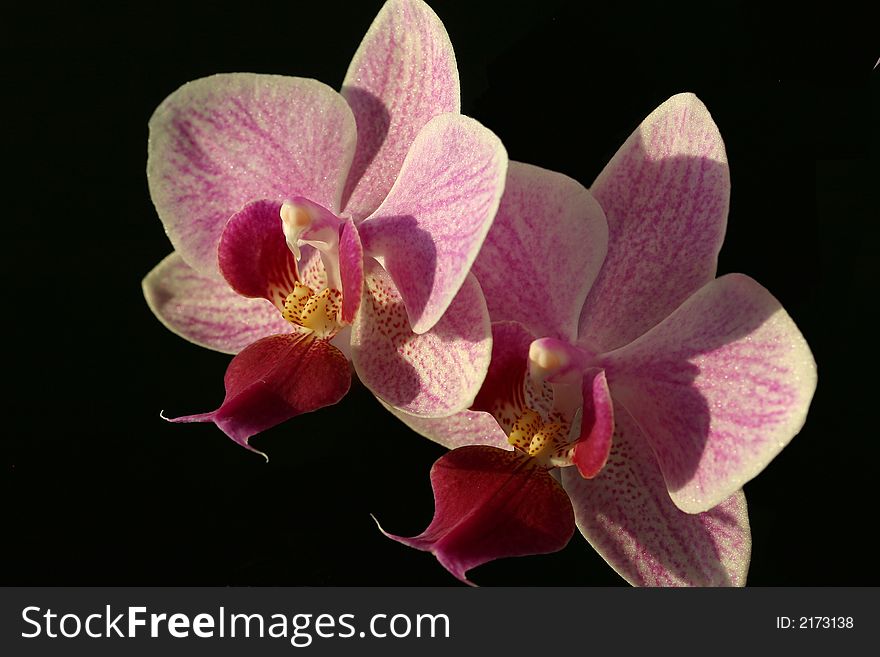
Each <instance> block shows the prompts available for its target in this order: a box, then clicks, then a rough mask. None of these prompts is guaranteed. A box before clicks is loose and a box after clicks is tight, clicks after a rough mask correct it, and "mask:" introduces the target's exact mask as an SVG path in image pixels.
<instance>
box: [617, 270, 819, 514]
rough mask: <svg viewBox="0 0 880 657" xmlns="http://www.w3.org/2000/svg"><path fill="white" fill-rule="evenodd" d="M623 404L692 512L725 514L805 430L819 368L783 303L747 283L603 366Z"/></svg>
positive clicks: (716, 290)
mask: <svg viewBox="0 0 880 657" xmlns="http://www.w3.org/2000/svg"><path fill="white" fill-rule="evenodd" d="M602 361H603V363H604V365H605V367H606V371H607V375H608V383H609V385H610V387H611V394H612V395H613V397H614V399H615V400H616V401H618V402H620V403H621V404H622V405H623V406H625V407H626V409H627V411H629V413H630V414H631V415H632V416H633V418H635V420H636V422H638V424H639V426H640V427H641V428H642V431H643V432H644V433H645V435H646V437H647V440H648V442H649V443H650V445H651V448H652V450H653V451H654V453H655V454H656V456H657V459H658V461H659V463H660V468H661V469H662V471H663V475H664V477H665V478H666V482H667V485H668V487H669V492H670V495H671V496H672V499H673V500H674V501H675V503H676V504H677V505H678V506H679V507H680V508H681V509H683V510H685V511H688V512H690V513H697V512H700V511H705V510H707V509H710V508H712V507H713V506H715V505H716V504H719V503H720V502H722V501H723V500H725V499H726V498H727V497H729V496H730V495H731V494H733V492H734V491H736V490H737V489H738V488H741V487H742V485H743V484H745V483H746V482H747V481H748V480H749V479H751V478H752V477H754V476H755V475H757V474H758V473H759V472H760V471H761V470H763V469H764V467H765V466H766V465H767V464H768V463H769V462H770V461H771V460H772V459H773V458H774V457H775V456H776V455H777V454H778V453H779V452H780V450H781V449H782V448H783V447H784V446H785V445H786V444H787V443H788V442H789V441H790V440H791V439H792V437H794V435H795V434H796V433H797V432H798V431H799V430H800V428H801V426H802V425H803V423H804V420H805V418H806V415H807V409H808V407H809V403H810V399H811V398H812V396H813V391H814V390H815V387H816V370H815V362H814V361H813V357H812V355H811V354H810V350H809V347H808V346H807V343H806V341H805V340H804V338H803V336H801V334H800V332H799V331H798V330H797V327H796V326H795V324H794V322H793V321H792V320H791V318H790V317H789V316H788V315H787V314H786V312H785V311H784V310H783V309H782V306H781V305H780V304H779V302H778V301H777V300H776V299H775V298H773V296H772V295H771V294H770V293H769V292H768V291H767V290H765V289H764V288H763V287H761V286H760V285H758V283H756V282H755V281H753V280H752V279H751V278H749V277H747V276H743V275H742V274H729V275H727V276H723V277H721V278H719V279H717V280H715V281H712V282H711V283H709V284H708V285H706V286H705V287H703V288H702V289H701V290H699V291H698V292H697V293H696V294H694V295H693V296H692V297H691V298H689V299H688V300H687V301H686V302H685V303H684V304H682V306H681V307H680V308H678V310H676V311H675V312H674V313H672V315H670V316H669V317H668V318H667V319H665V320H664V321H663V322H662V323H660V324H659V325H657V326H656V327H655V328H654V329H652V330H651V331H649V332H648V333H646V334H645V335H644V336H642V337H641V338H639V339H638V340H636V341H635V342H633V343H631V344H629V345H627V346H625V347H622V348H621V349H618V350H616V351H614V352H612V353H610V354H608V355H606V356H604V357H603V358H602Z"/></svg>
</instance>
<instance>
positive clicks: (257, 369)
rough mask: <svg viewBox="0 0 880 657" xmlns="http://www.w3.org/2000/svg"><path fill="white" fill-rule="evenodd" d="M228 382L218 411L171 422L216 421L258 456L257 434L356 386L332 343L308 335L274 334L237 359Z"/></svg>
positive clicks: (228, 373) (336, 398) (228, 372)
mask: <svg viewBox="0 0 880 657" xmlns="http://www.w3.org/2000/svg"><path fill="white" fill-rule="evenodd" d="M223 382H224V384H225V386H226V397H225V399H224V400H223V403H222V404H221V405H220V408H218V409H217V410H216V411H212V412H210V413H200V414H198V415H186V416H183V417H176V418H168V420H169V421H170V422H213V423H214V424H216V425H217V427H218V428H219V429H220V430H222V431H223V433H225V434H226V435H227V436H229V437H230V438H232V440H234V441H235V442H237V443H238V444H239V445H241V446H242V447H245V448H247V449H249V450H251V451H253V452H257V450H255V449H254V448H253V447H251V446H250V445H249V444H248V441H249V440H250V438H251V436H253V435H255V434H257V433H259V432H261V431H265V430H266V429H269V428H271V427H274V426H275V425H276V424H280V423H281V422H284V421H285V420H289V419H290V418H292V417H295V416H297V415H301V414H302V413H309V412H311V411H315V410H317V409H319V408H323V407H324V406H330V405H332V404H335V403H336V402H338V401H339V400H340V399H342V398H343V397H344V396H345V393H347V392H348V388H349V386H350V385H351V369H350V368H349V365H348V359H347V358H346V357H345V356H344V355H343V354H342V352H341V351H339V350H338V349H337V348H336V347H334V346H333V345H331V344H330V342H329V341H327V340H317V339H315V338H314V336H313V335H311V334H302V333H293V334H287V335H272V336H269V337H268V338H263V339H262V340H260V341H259V342H255V343H254V344H252V345H250V346H248V347H247V348H246V349H244V350H243V351H242V352H241V353H240V354H238V355H237V356H236V357H235V358H233V359H232V362H230V363H229V367H228V368H227V369H226V376H225V377H224V379H223ZM258 453H260V454H262V452H258ZM264 456H265V454H264Z"/></svg>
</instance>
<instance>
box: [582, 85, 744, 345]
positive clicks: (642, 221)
mask: <svg viewBox="0 0 880 657" xmlns="http://www.w3.org/2000/svg"><path fill="white" fill-rule="evenodd" d="M590 191H591V192H592V193H593V196H595V197H596V200H597V201H599V205H601V206H602V209H603V210H604V211H605V216H606V218H607V219H608V255H607V257H606V258H605V264H604V265H603V266H602V270H601V271H600V272H599V276H598V277H597V278H596V282H595V283H594V285H593V288H592V289H591V290H590V294H589V295H588V296H587V301H586V303H585V304H584V308H583V312H582V314H581V319H580V337H581V340H582V342H583V343H584V344H585V345H586V346H587V347H588V348H589V349H591V350H593V351H609V350H611V349H616V348H617V347H620V346H622V345H625V344H627V343H628V342H630V341H632V340H634V339H635V338H637V337H638V336H640V335H641V334H642V333H644V332H645V331H647V330H648V329H649V328H651V327H652V326H654V325H655V324H657V323H658V322H659V321H661V320H662V319H663V318H664V317H666V316H667V315H668V314H669V313H671V312H672V311H673V310H675V309H676V308H677V307H678V306H679V305H680V304H681V303H682V302H683V301H684V300H685V299H687V298H688V297H689V296H690V295H691V294H692V293H694V292H695V291H696V290H698V289H699V288H700V287H702V286H703V285H705V284H706V283H708V282H709V281H711V280H712V279H713V278H714V277H715V270H716V266H717V260H718V251H719V250H720V248H721V242H722V241H723V240H724V231H725V228H726V225H727V209H728V203H729V199H730V175H729V172H728V168H727V156H726V155H725V152H724V143H723V142H722V140H721V135H720V134H719V132H718V128H717V127H716V125H715V123H714V122H713V121H712V117H711V116H710V115H709V112H708V110H706V107H705V106H704V105H703V103H701V102H700V101H699V99H697V97H696V96H694V95H693V94H679V95H677V96H673V97H672V98H670V99H669V100H667V101H666V102H665V103H663V104H662V105H661V106H660V107H658V108H657V109H656V110H654V111H653V112H652V113H651V114H650V115H649V116H648V118H646V119H645V120H644V121H643V122H642V124H641V125H640V126H639V127H638V128H637V129H636V131H635V132H634V133H633V134H632V136H630V138H629V139H627V141H626V143H625V144H624V145H623V146H622V147H621V148H620V150H619V151H618V152H617V153H616V154H615V155H614V157H613V158H611V161H610V162H609V163H608V164H607V165H606V167H605V169H603V171H602V172H601V173H600V174H599V176H598V178H596V181H595V182H594V183H593V186H592V187H591V188H590Z"/></svg>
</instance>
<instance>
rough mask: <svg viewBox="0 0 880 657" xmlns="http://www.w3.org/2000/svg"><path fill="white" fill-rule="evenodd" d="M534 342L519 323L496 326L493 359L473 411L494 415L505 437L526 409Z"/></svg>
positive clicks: (494, 328) (498, 324)
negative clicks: (527, 376)
mask: <svg viewBox="0 0 880 657" xmlns="http://www.w3.org/2000/svg"><path fill="white" fill-rule="evenodd" d="M533 340H534V336H533V335H532V334H531V332H529V330H528V329H526V328H525V327H524V326H523V325H522V324H519V323H518V322H495V323H493V324H492V360H491V361H490V363H489V370H488V371H487V372H486V378H485V380H484V381H483V385H482V386H481V387H480V392H479V393H478V394H477V397H476V399H475V400H474V403H473V407H472V408H473V410H475V411H485V412H487V413H491V414H492V416H493V417H495V418H496V421H497V422H498V424H499V425H500V427H501V429H502V430H503V431H504V433H505V435H507V434H509V433H510V431H511V429H512V428H513V424H514V422H516V420H517V418H518V417H519V415H520V414H521V413H522V412H523V410H524V409H525V396H524V389H523V382H524V381H525V377H526V372H527V371H528V358H529V346H530V345H531V343H532V341H533Z"/></svg>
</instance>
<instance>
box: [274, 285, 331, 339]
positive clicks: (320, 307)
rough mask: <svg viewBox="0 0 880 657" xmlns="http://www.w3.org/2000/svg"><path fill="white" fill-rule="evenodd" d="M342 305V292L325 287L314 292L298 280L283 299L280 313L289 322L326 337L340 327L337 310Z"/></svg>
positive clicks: (318, 335) (320, 336)
mask: <svg viewBox="0 0 880 657" xmlns="http://www.w3.org/2000/svg"><path fill="white" fill-rule="evenodd" d="M341 307H342V293H341V292H340V291H339V290H335V289H333V288H329V287H328V288H326V289H324V290H323V291H322V292H320V293H318V294H315V293H314V292H312V288H310V287H309V286H308V285H303V284H302V283H300V282H299V281H297V282H296V283H294V287H293V292H291V293H290V294H288V295H287V299H285V300H284V309H283V310H282V311H281V315H282V316H283V317H284V319H286V320H287V321H288V322H290V323H291V324H295V325H296V326H301V327H303V328H306V329H309V330H310V331H314V333H315V335H316V337H319V338H328V337H332V336H333V335H335V334H336V333H337V332H338V331H339V329H340V328H341V326H340V324H339V310H340V308H341Z"/></svg>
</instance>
